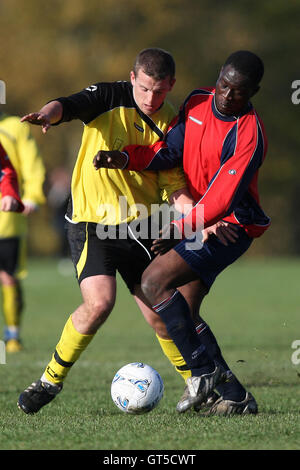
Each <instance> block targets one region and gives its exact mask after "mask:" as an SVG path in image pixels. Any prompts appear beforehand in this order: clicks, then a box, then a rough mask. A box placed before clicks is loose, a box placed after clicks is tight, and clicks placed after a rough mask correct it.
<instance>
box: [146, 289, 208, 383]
mask: <svg viewBox="0 0 300 470" xmlns="http://www.w3.org/2000/svg"><path fill="white" fill-rule="evenodd" d="M153 309H154V310H155V311H156V313H157V314H158V315H160V317H161V318H162V320H163V321H164V323H165V324H166V327H167V330H168V333H169V335H170V337H171V338H172V340H173V341H174V343H175V344H176V346H177V348H178V349H179V351H180V353H181V354H182V357H183V358H184V360H185V361H186V363H187V365H188V367H189V369H191V371H192V375H202V374H207V373H210V372H212V371H213V370H214V368H215V364H214V362H213V361H212V359H211V358H210V356H209V355H208V353H207V351H206V347H205V345H204V344H202V343H201V341H200V339H199V337H198V334H197V332H196V330H195V325H194V322H193V320H192V317H191V314H190V309H189V306H188V304H187V302H186V300H185V298H184V297H183V295H182V294H181V293H180V292H179V291H175V292H174V294H173V295H172V296H171V297H169V298H167V299H165V300H163V301H162V302H160V303H159V304H157V305H155V306H154V307H153Z"/></svg>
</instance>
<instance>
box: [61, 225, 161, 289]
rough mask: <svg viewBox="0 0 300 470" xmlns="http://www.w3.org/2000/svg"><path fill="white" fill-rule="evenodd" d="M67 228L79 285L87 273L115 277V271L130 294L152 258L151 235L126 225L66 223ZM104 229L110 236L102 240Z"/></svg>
mask: <svg viewBox="0 0 300 470" xmlns="http://www.w3.org/2000/svg"><path fill="white" fill-rule="evenodd" d="M149 223H150V222H149ZM66 228H67V234H68V240H69V245H70V252H71V258H72V261H73V264H74V266H75V270H76V277H77V279H78V282H79V284H80V283H81V282H82V280H83V279H85V278H87V277H90V276H97V275H100V274H105V275H108V276H116V272H117V271H118V272H119V273H120V275H121V276H122V278H123V280H124V281H125V283H126V285H127V287H128V289H129V290H130V292H131V293H133V290H134V286H135V285H136V284H140V283H141V277H142V274H143V272H144V270H145V269H146V268H147V266H148V265H149V264H150V262H151V261H152V259H153V258H154V255H153V254H152V252H151V251H150V248H151V245H152V241H153V238H150V237H148V238H141V237H139V236H136V235H135V234H134V233H132V231H131V230H130V228H129V226H128V225H127V224H122V225H119V226H116V227H115V226H103V225H102V226H101V225H99V224H96V223H92V222H80V223H77V224H72V223H69V222H67V226H66ZM106 232H107V233H109V234H110V236H107V238H104V239H103V234H104V233H106ZM111 234H112V235H115V236H111Z"/></svg>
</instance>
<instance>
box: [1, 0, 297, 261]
mask: <svg viewBox="0 0 300 470" xmlns="http://www.w3.org/2000/svg"><path fill="white" fill-rule="evenodd" d="M299 15H300V4H299V2H298V1H297V0H289V1H288V2H286V1H284V0H272V1H270V0H266V1H263V2H261V1H259V0H244V1H243V2H237V1H233V0H228V1H226V2H223V1H221V0H214V1H211V0H188V1H184V0H172V2H170V1H167V0H149V1H148V2H141V1H139V0H127V1H124V0H123V1H119V2H116V1H114V0H101V1H99V0H88V1H83V0H63V1H62V0H49V1H48V2H42V1H40V0H26V1H25V0H1V2H0V37H1V49H0V63H1V73H0V78H1V79H2V80H4V81H5V82H6V85H7V105H5V107H4V106H3V107H2V108H3V111H5V112H8V113H12V114H17V115H23V114H25V113H27V112H30V111H35V110H38V109H40V107H41V106H42V105H43V104H44V103H45V102H47V101H49V100H50V99H53V98H56V97H58V96H62V95H68V94H71V93H73V92H76V91H79V90H80V89H82V88H84V87H86V86H88V85H90V84H92V83H95V82H97V81H101V80H124V79H125V80H126V79H127V78H128V76H129V71H130V69H131V67H132V64H133V61H134V58H135V56H136V54H137V53H138V52H139V50H141V49H143V48H144V47H149V46H158V47H163V48H165V49H168V50H169V51H171V52H172V53H173V55H174V57H175V59H176V62H177V83H176V86H175V88H174V90H173V92H172V94H171V95H170V98H171V100H172V101H173V103H174V104H175V106H177V107H178V106H179V105H180V104H181V102H182V101H183V99H184V98H185V96H186V95H187V94H188V93H189V92H190V91H191V90H192V89H194V88H196V87H199V86H210V85H213V84H214V83H215V80H216V78H217V75H218V72H219V69H220V67H221V65H222V63H223V61H224V60H225V59H226V57H227V56H228V55H229V54H230V53H231V52H233V51H234V50H238V49H250V50H252V51H254V52H256V53H257V54H258V55H260V56H261V57H262V58H263V60H264V63H265V77H264V80H263V82H262V87H261V91H260V93H259V94H258V95H257V96H256V97H255V98H254V100H253V102H254V104H255V107H256V108H257V110H258V112H259V113H260V115H261V116H262V117H263V119H264V122H265V124H266V128H267V132H268V136H269V152H268V158H267V161H266V162H265V164H264V167H263V170H262V171H261V178H260V190H261V199H262V203H263V206H264V208H265V209H266V211H267V213H268V214H269V215H270V216H271V217H272V221H273V223H272V229H270V230H269V231H268V232H267V233H266V235H265V236H264V237H263V238H262V239H260V240H258V242H257V243H256V244H255V246H254V247H253V248H252V249H251V250H250V255H248V256H253V255H265V256H269V255H271V254H276V255H295V254H299V251H300V248H299V244H298V235H299V233H300V223H299V221H298V218H297V217H295V213H296V214H297V209H298V203H297V201H298V200H299V195H300V183H299V181H298V173H299V166H300V163H299V158H298V153H299V148H300V133H299V132H297V130H298V122H299V113H300V105H299V106H297V105H293V104H292V101H291V94H292V89H291V84H292V82H293V81H294V80H296V79H299V78H300V77H299V53H298V45H299ZM32 131H33V135H34V136H35V137H36V139H37V141H38V144H39V146H40V149H41V152H42V154H43V157H44V160H45V163H46V166H47V170H48V171H51V170H52V169H53V168H55V167H56V166H61V165H65V166H66V167H67V168H68V169H69V170H70V171H71V169H72V167H73V163H74V160H75V157H76V154H77V150H78V148H79V144H80V136H81V131H82V124H81V123H80V122H72V123H70V124H68V125H67V127H66V125H62V126H61V127H58V128H56V129H51V130H50V132H49V134H48V135H47V136H46V137H45V136H42V134H41V132H40V129H38V128H33V129H32ZM30 225H31V231H30V248H31V252H32V253H35V254H52V253H53V252H54V251H55V249H56V242H55V233H54V230H53V228H52V225H51V211H50V210H49V207H47V206H46V207H44V208H43V209H42V210H41V211H40V212H39V214H37V215H35V216H34V217H32V219H31V223H30Z"/></svg>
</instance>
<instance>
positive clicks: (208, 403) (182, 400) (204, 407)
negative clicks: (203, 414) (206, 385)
mask: <svg viewBox="0 0 300 470" xmlns="http://www.w3.org/2000/svg"><path fill="white" fill-rule="evenodd" d="M188 396H189V388H188V386H187V385H186V386H185V387H184V390H183V394H182V397H181V398H180V400H179V402H178V403H177V406H176V409H181V408H182V406H184V403H185V401H186V400H187V399H188ZM219 397H220V395H218V394H217V393H216V392H212V393H211V394H210V395H208V397H207V399H206V401H204V402H203V403H201V404H200V405H197V406H196V405H195V406H194V410H195V411H197V412H198V411H200V410H202V411H203V410H207V409H209V408H211V407H212V405H213V404H214V403H215V402H216V401H217V400H218V398H219ZM178 411H179V410H178Z"/></svg>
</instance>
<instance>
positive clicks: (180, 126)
mask: <svg viewBox="0 0 300 470" xmlns="http://www.w3.org/2000/svg"><path fill="white" fill-rule="evenodd" d="M124 151H125V152H126V153H127V155H128V157H129V160H128V165H127V167H126V168H127V169H128V170H133V169H134V170H142V169H145V168H147V169H149V170H159V169H164V168H172V167H173V166H177V165H180V164H182V162H183V169H184V173H185V176H186V179H187V183H188V188H189V191H190V193H191V194H192V196H193V198H194V200H195V201H197V203H196V205H195V206H194V207H193V209H192V210H191V211H190V212H189V213H188V214H187V215H186V216H185V217H184V218H183V219H181V220H178V221H175V222H174V223H175V224H176V225H177V226H178V227H179V228H180V229H181V231H182V232H183V233H184V227H185V228H186V227H189V228H192V230H193V231H195V230H197V227H198V228H199V229H200V228H201V227H202V228H203V225H204V228H205V227H208V226H210V225H213V224H214V223H216V222H217V221H219V220H226V221H227V222H231V223H234V224H238V225H240V226H242V227H244V229H245V230H246V232H247V233H248V235H249V236H250V237H258V236H260V235H261V234H262V233H263V232H264V231H265V230H266V229H267V228H268V226H269V225H270V218H269V217H268V216H267V215H266V214H265V213H264V211H263V210H262V208H261V206H260V201H259V194H258V170H259V168H260V166H261V164H262V162H263V160H264V158H265V155H266V151H267V138H266V134H265V130H264V127H263V123H262V121H261V119H260V118H259V116H258V115H257V113H256V111H255V110H254V108H253V107H252V104H251V103H250V102H249V103H248V105H247V107H246V109H245V110H244V111H243V112H242V113H241V114H240V115H239V116H225V115H223V114H221V113H220V112H219V111H218V109H217V107H216V104H215V89H214V88H203V89H197V90H194V91H193V92H192V93H191V94H190V95H189V96H188V97H187V99H186V100H185V102H184V104H183V106H182V107H181V109H180V112H179V114H178V116H177V117H176V118H175V120H174V121H173V123H172V124H171V126H170V128H169V130H168V133H167V135H166V137H165V139H164V141H160V142H157V143H155V144H153V145H151V146H147V147H143V146H135V145H130V146H127V147H125V148H124ZM199 204H201V205H203V206H202V207H203V208H204V213H203V211H199V210H198V209H199ZM199 214H202V215H201V216H199Z"/></svg>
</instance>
